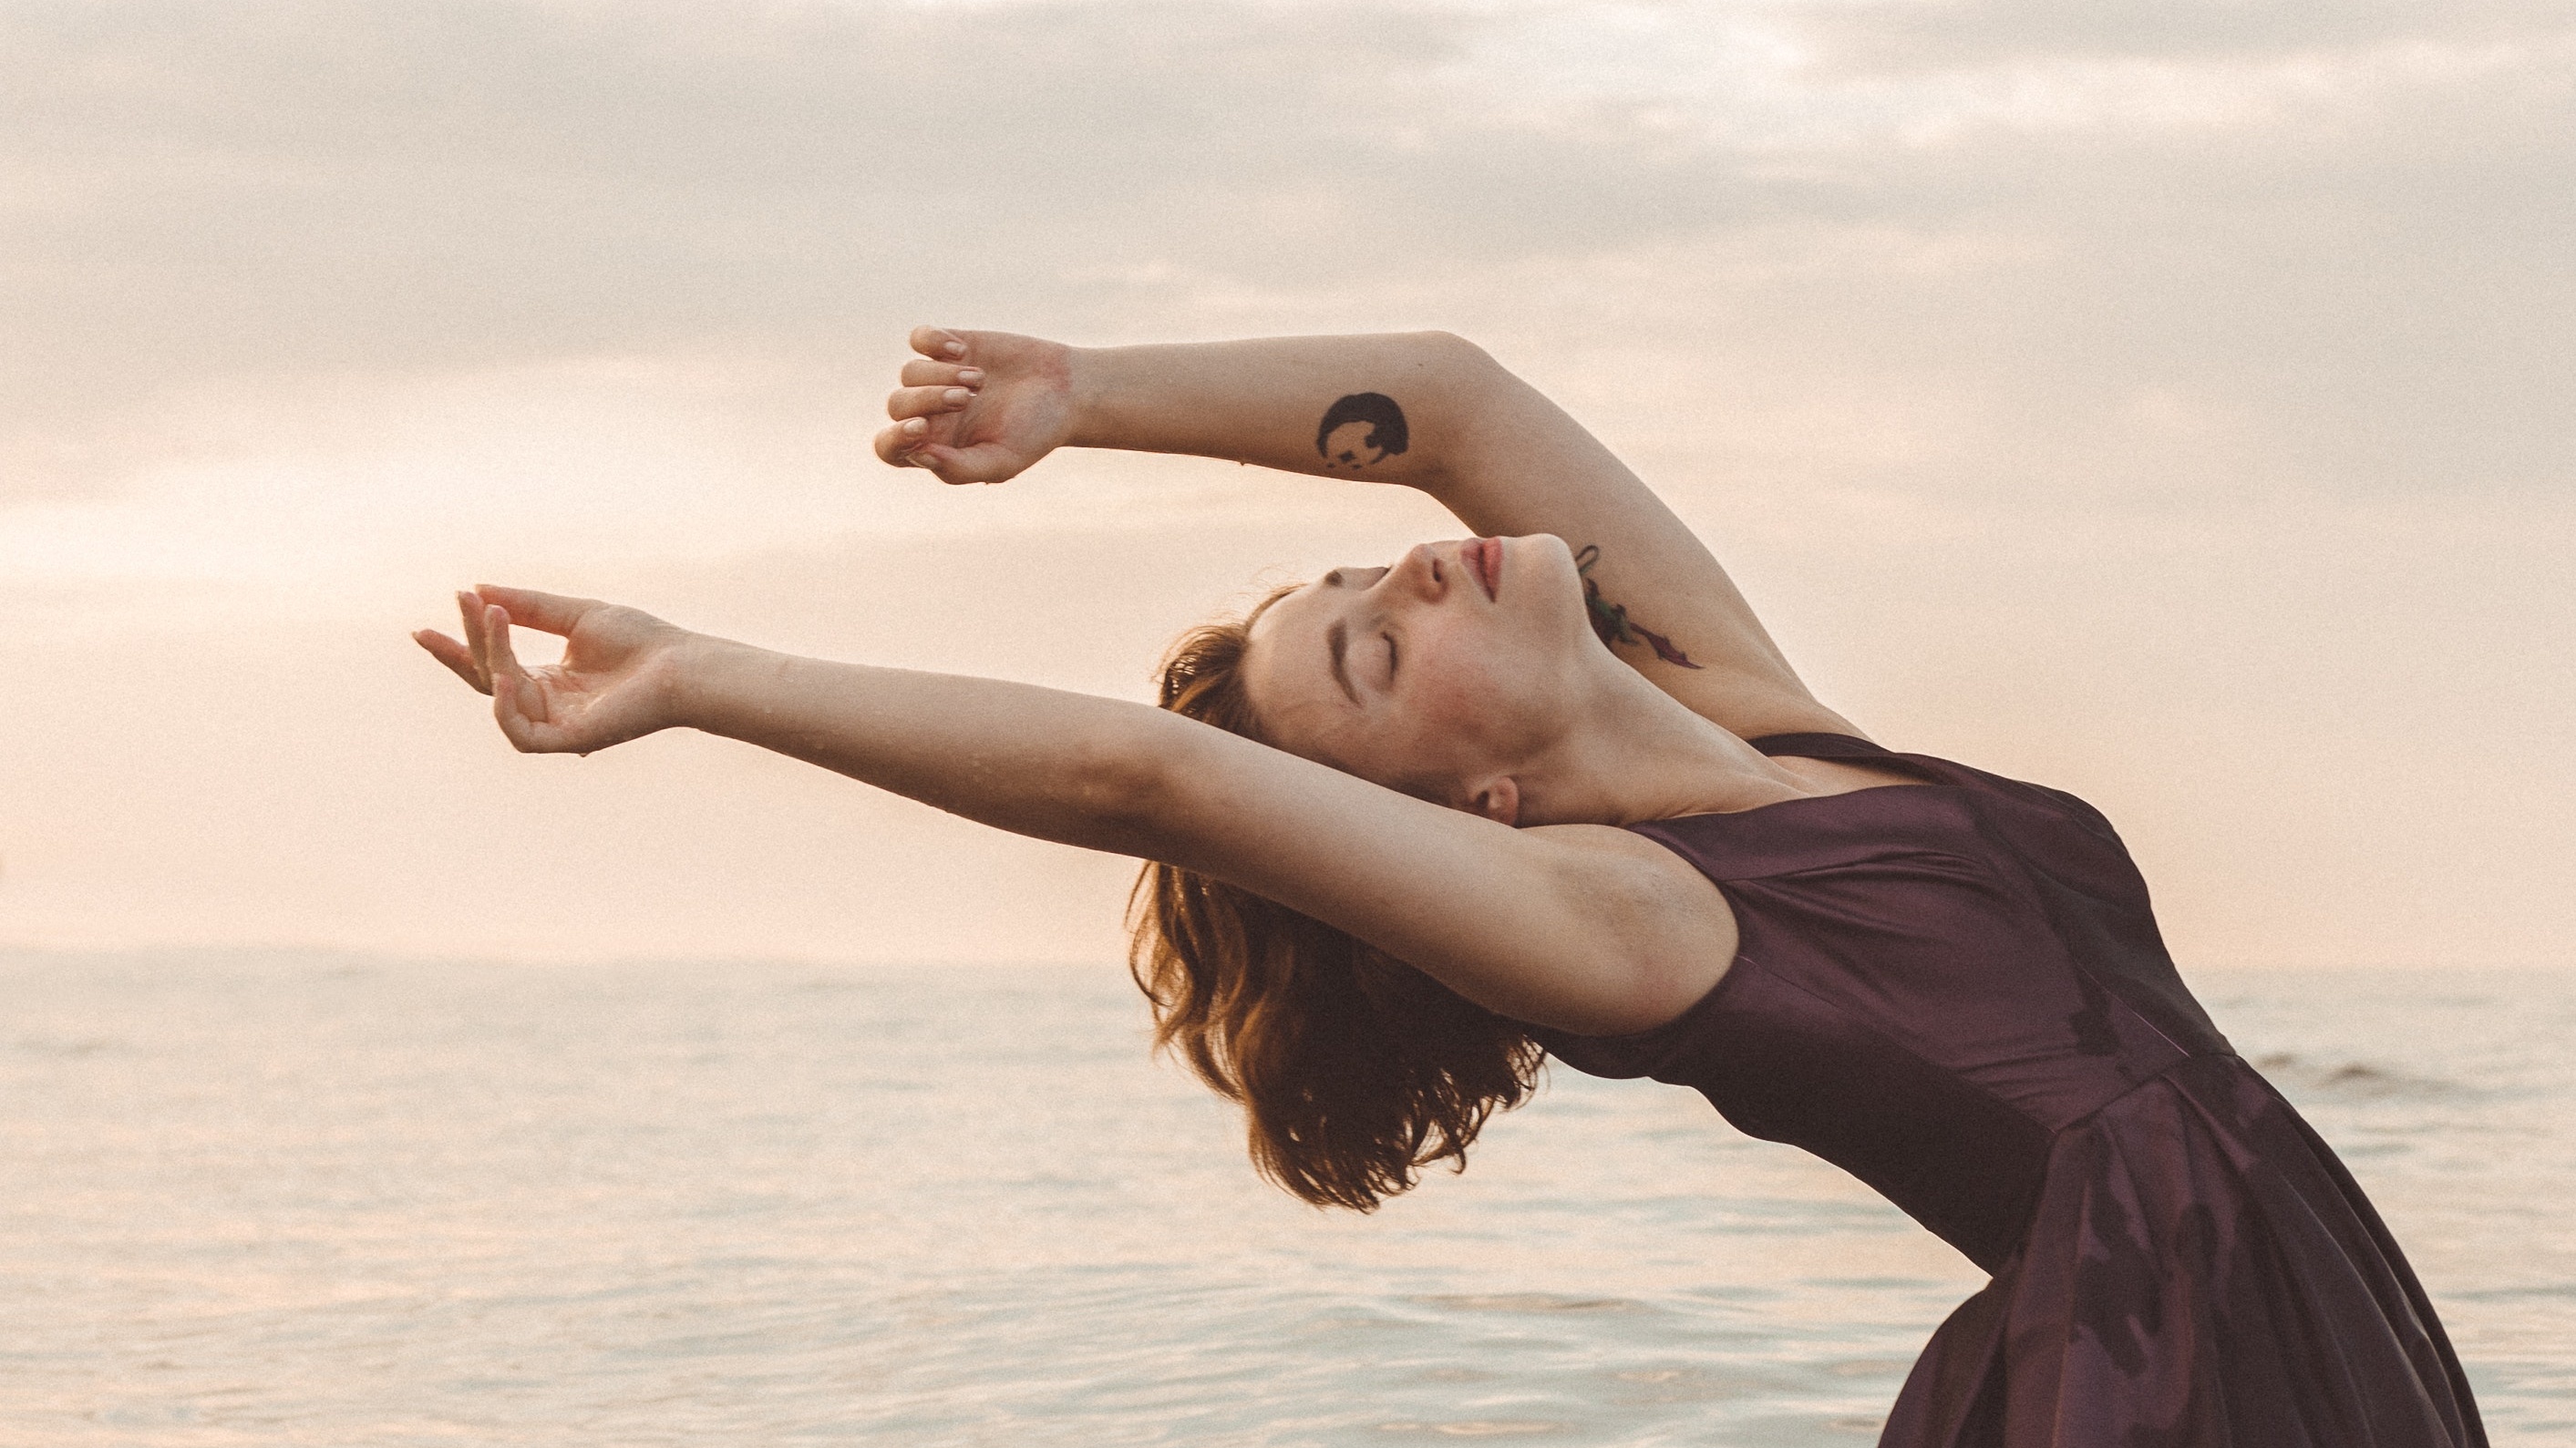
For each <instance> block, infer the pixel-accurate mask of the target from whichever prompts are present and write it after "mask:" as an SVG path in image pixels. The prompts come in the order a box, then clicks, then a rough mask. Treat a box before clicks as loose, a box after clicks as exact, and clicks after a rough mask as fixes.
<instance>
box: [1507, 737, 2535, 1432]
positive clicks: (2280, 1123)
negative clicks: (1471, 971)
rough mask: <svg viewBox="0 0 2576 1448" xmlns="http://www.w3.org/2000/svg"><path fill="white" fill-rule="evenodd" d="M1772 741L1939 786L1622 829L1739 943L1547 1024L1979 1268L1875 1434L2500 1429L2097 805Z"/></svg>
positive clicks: (1852, 748) (1580, 1054) (1770, 741)
mask: <svg viewBox="0 0 2576 1448" xmlns="http://www.w3.org/2000/svg"><path fill="white" fill-rule="evenodd" d="M1754 744H1755V746H1756V747H1757V748H1759V749H1761V750H1762V751H1763V752H1764V753H1765V754H1774V755H1781V754H1785V755H1796V756H1802V757H1807V758H1816V759H1837V760H1846V761H1850V762H1852V763H1856V764H1868V765H1876V766H1885V767H1889V768H1894V769H1905V770H1911V771H1913V772H1915V773H1916V774H1918V775H1919V776H1921V777H1922V778H1924V779H1926V780H1929V781H1931V784H1930V786H1929V787H1926V786H1901V787H1891V788H1883V789H1864V790H1858V791H1854V792H1852V793H1847V794H1838V795H1828V796H1824V797H1820V798H1815V799H1801V800H1791V801H1789V802H1787V803H1784V804H1775V805H1769V806H1766V807H1763V808H1760V809H1753V810H1746V811H1742V812H1739V813H1734V814H1710V815H1693V816H1689V817H1687V818H1683V819H1672V820H1662V821H1658V822H1656V823H1653V824H1645V825H1638V826H1636V827H1635V828H1636V830H1637V832H1638V833H1640V834H1643V835H1645V836H1647V837H1648V838H1650V839H1653V840H1655V841H1657V842H1659V843H1661V844H1664V845H1666V846H1668V847H1670V848H1671V849H1672V850H1674V851H1675V852H1676V853H1678V854H1680V855H1681V857H1682V858H1684V859H1686V860H1688V861H1690V862H1691V863H1692V864H1693V865H1695V866H1697V867H1698V868H1699V870H1700V871H1701V872H1702V873H1704V874H1706V875H1707V876H1708V877H1709V879H1711V880H1712V881H1715V882H1716V883H1717V885H1718V887H1719V888H1720V889H1721V890H1723V891H1724V892H1725V893H1726V897H1727V900H1728V901H1729V902H1730V903H1731V904H1732V905H1733V906H1734V909H1735V915H1736V919H1737V921H1738V923H1739V925H1740V926H1741V929H1742V934H1743V940H1742V945H1741V946H1740V948H1739V949H1738V951H1737V953H1736V957H1735V962H1734V965H1733V967H1732V968H1731V969H1729V970H1728V971H1727V973H1726V975H1725V977H1724V978H1723V979H1722V980H1720V981H1719V982H1718V985H1717V987H1716V989H1714V990H1712V991H1711V992H1709V994H1708V995H1707V996H1706V997H1705V998H1703V999H1702V1000H1701V1001H1700V1002H1699V1003H1698V1004H1696V1005H1694V1006H1692V1007H1691V1008H1690V1009H1689V1010H1688V1011H1685V1012H1684V1013H1683V1014H1682V1015H1681V1016H1680V1017H1679V1018H1677V1019H1675V1020H1673V1021H1671V1022H1669V1023H1667V1024H1665V1025H1663V1026H1660V1027H1657V1028H1656V1029H1654V1030H1651V1031H1645V1032H1641V1033H1639V1034H1636V1035H1630V1036H1611V1037H1598V1036H1594V1037H1586V1036H1572V1035H1567V1034H1565V1033H1563V1032H1557V1031H1540V1032H1537V1035H1538V1038H1539V1039H1540V1040H1541V1041H1542V1042H1543V1043H1544V1044H1545V1045H1546V1046H1547V1048H1548V1049H1549V1050H1550V1051H1551V1052H1552V1053H1553V1054H1555V1055H1556V1056H1557V1057H1558V1058H1559V1059H1561V1060H1563V1061H1565V1062H1566V1063H1567V1064H1568V1065H1571V1066H1573V1067H1575V1068H1576V1069H1578V1070H1582V1071H1585V1072H1589V1073H1591V1074H1593V1075H1596V1076H1619V1077H1629V1076H1652V1077H1654V1078H1655V1079H1657V1080H1659V1081H1669V1082H1673V1083H1675V1084H1677V1085H1683V1086H1690V1087H1694V1088H1696V1089H1698V1090H1699V1091H1700V1092H1701V1093H1703V1094H1705V1095H1706V1096H1707V1097H1708V1099H1709V1100H1710V1101H1711V1102H1713V1103H1714V1104H1715V1105H1716V1107H1717V1109H1718V1110H1719V1111H1720V1112H1722V1113H1723V1114H1724V1115H1725V1117H1726V1119H1727V1120H1728V1121H1730V1122H1733V1123H1734V1124H1735V1125H1736V1126H1737V1127H1738V1128H1740V1129H1741V1130H1743V1131H1745V1132H1746V1133H1748V1134H1750V1135H1753V1136H1759V1137H1764V1138H1767V1139H1769V1140H1773V1141H1785V1142H1789V1143H1792V1144H1794V1145H1797V1146H1800V1147H1803V1148H1805V1149H1806V1150H1808V1151H1811V1152H1814V1153H1815V1154H1816V1155H1818V1156H1821V1157H1823V1158H1824V1159H1825V1160H1827V1161H1830V1162H1832V1163H1834V1164H1835V1165H1836V1166H1839V1167H1841V1168H1843V1169H1844V1170H1845V1171H1848V1172H1850V1173H1851V1174H1852V1175H1854V1176H1856V1177H1858V1178H1860V1179H1861V1180H1862V1181H1864V1182H1867V1183H1868V1184H1869V1185H1870V1186H1871V1187H1873V1188H1875V1189H1876V1190H1878V1191H1879V1192H1880V1193H1881V1194H1883V1195H1885V1196H1886V1197H1887V1199H1888V1200H1889V1201H1891V1202H1894V1203H1895V1204H1896V1205H1897V1206H1898V1207H1900V1208H1902V1209H1903V1210H1904V1211H1905V1212H1906V1213H1907V1215H1909V1216H1911V1217H1913V1218H1914V1219H1915V1220H1916V1221H1918V1222H1921V1223H1922V1224H1923V1225H1924V1226H1926V1227H1928V1228H1930V1229H1931V1230H1932V1231H1933V1232H1934V1233H1936V1234H1938V1235H1939V1236H1940V1237H1941V1239H1942V1240H1943V1241H1946V1242H1948V1243H1949V1244H1950V1245H1952V1246H1954V1247H1956V1248H1958V1249H1959V1250H1960V1251H1961V1252H1964V1253H1966V1254H1967V1255H1968V1257H1969V1258H1970V1259H1971V1260H1973V1261H1974V1262H1976V1264H1977V1265H1978V1266H1980V1267H1983V1268H1985V1269H1986V1270H1987V1271H1988V1272H1990V1273H1992V1274H1993V1281H1991V1282H1989V1283H1988V1284H1987V1285H1986V1287H1985V1288H1984V1289H1983V1290H1982V1291H1980V1292H1978V1293H1977V1294H1976V1295H1975V1296H1973V1297H1971V1298H1969V1299H1968V1300H1967V1302H1966V1303H1964V1304H1963V1305H1961V1306H1960V1308H1959V1309H1958V1311H1956V1312H1955V1313H1953V1314H1951V1316H1950V1319H1949V1321H1947V1322H1945V1323H1943V1324H1942V1325H1941V1328H1940V1330H1939V1331H1938V1332H1936V1333H1934V1334H1933V1337H1932V1341H1931V1344H1930V1346H1929V1347H1927V1348H1926V1349H1925V1350H1924V1353H1923V1357H1922V1359H1921V1360H1920V1361H1919V1362H1917V1363H1916V1364H1915V1367H1914V1372H1913V1375H1912V1376H1911V1377H1910V1378H1908V1379H1907V1381H1906V1384H1905V1390H1904V1392H1903V1393H1902V1394H1900V1395H1899V1396H1898V1398H1897V1401H1896V1407H1895V1410H1894V1411H1893V1413H1891V1415H1890V1416H1889V1418H1888V1421H1887V1427H1886V1430H1885V1432H1884V1434H1883V1435H1882V1436H1881V1437H1880V1439H1879V1442H1880V1444H1881V1445H1882V1448H1935V1445H1939V1448H1967V1445H1998V1448H2043V1445H2047V1448H2468V1445H2483V1444H2484V1443H2485V1442H2486V1435H2485V1432H2484V1430H2483V1429H2482V1428H2481V1427H2480V1426H2479V1423H2478V1414H2477V1408H2476V1405H2475V1404H2474V1403H2473V1402H2472V1401H2471V1400H2470V1397H2469V1387H2468V1382H2467V1380H2466V1379H2465V1378H2464V1377H2462V1375H2461V1373H2460V1365H2459V1361H2458V1359H2457V1358H2456V1357H2455V1356H2454V1355H2453V1353H2452V1351H2451V1345H2450V1342H2449V1340H2448V1339H2447V1338H2445V1337H2444V1336H2443V1334H2442V1328H2441V1324H2440V1323H2438V1322H2437V1321H2436V1320H2435V1319H2434V1316H2433V1308H2432V1304H2431V1303H2430V1302H2428V1301H2427V1300H2426V1299H2425V1296H2424V1291H2423V1289H2422V1288H2421V1287H2420V1286H2418V1285H2417V1284H2416V1281H2415V1275H2414V1273H2413V1272H2411V1271H2410V1270H2408V1268H2407V1265H2406V1259H2405V1258H2404V1257H2403V1256H2401V1255H2400V1254H2399V1252H2398V1250H2397V1244H2396V1243H2395V1242H2394V1241H2393V1240H2391V1239H2390V1237H2389V1235H2388V1231H2387V1229H2386V1228H2385V1227H2384V1226H2382V1225H2381V1224H2380V1221H2379V1217H2378V1215H2377V1214H2376V1213H2375V1212H2373V1211H2372V1210H2371V1207H2370V1203H2369V1202H2368V1201H2366V1200H2365V1199H2364V1198H2363V1197H2362V1194H2361V1189H2360V1188H2359V1187H2357V1186H2355V1185H2354V1184H2353V1180H2352V1178H2351V1176H2349V1175H2348V1174H2347V1173H2346V1172H2345V1171H2344V1169H2343V1165H2342V1163H2340V1162H2338V1161H2336V1160H2335V1157H2334V1153H2333V1152H2331V1151H2329V1150H2328V1149H2327V1148H2326V1145H2325V1143H2324V1142H2323V1141H2322V1140H2320V1139H2319V1138H2318V1136H2317V1134H2316V1133H2315V1132H2314V1131H2313V1130H2311V1129H2310V1128H2309V1126H2308V1124H2307V1123H2306V1122H2305V1121H2302V1120H2301V1119H2300V1118H2299V1115H2298V1113H2297V1112H2295V1111H2293V1110H2292V1109H2291V1108H2290V1106H2289V1104H2288V1103H2287V1102H2285V1101H2284V1100H2282V1099H2281V1096H2280V1094H2279V1093H2278V1092H2276V1091H2274V1090H2273V1089H2272V1087H2271V1085H2270V1083H2268V1082H2266V1081H2265V1080H2264V1079H2263V1078H2262V1077H2261V1076H2259V1075H2257V1074H2255V1072H2254V1069H2253V1068H2252V1067H2250V1066H2248V1065H2247V1064H2246V1063H2245V1062H2244V1061H2243V1060H2242V1059H2241V1058H2239V1057H2238V1056H2237V1055H2236V1053H2235V1052H2234V1050H2232V1049H2231V1048H2230V1047H2229V1046H2228V1044H2227V1041H2226V1038H2225V1037H2223V1036H2221V1035H2219V1033H2218V1030H2217V1028H2216V1027H2215V1026H2213V1025H2211V1024H2210V1021H2209V1017H2208V1016H2207V1015H2206V1014H2204V1013H2203V1012H2202V1011H2201V1008H2200V1006H2199V1004H2198V1003H2197V1002H2195V1001H2194V1000H2193V999H2192V998H2191V994H2190V992H2189V991H2187V990H2185V989H2184V987H2183V983H2182V979H2181V977H2180V976H2178V975H2177V974H2176V973H2175V971H2174V966H2173V961H2172V959H2171V957H2169V956H2168V955H2167V954H2166V953H2165V948H2164V942H2163V940H2162V939H2161V937H2160V936H2159V935H2158V934H2157V931H2156V923H2155V917H2154V915H2153V914H2152V913H2151V912H2150V910H2149V908H2148V904H2147V887H2146V882H2145V881H2144V880H2142V879H2141V878H2140V877H2139V875H2138V870H2137V867H2136V866H2135V865H2134V864H2132V863H2131V862H2130V860H2129V854H2128V851H2127V850H2126V849H2125V848H2124V847H2123V846H2122V845H2121V843H2120V839H2119V836H2118V835H2116V834H2115V833H2113V832H2112V829H2111V826H2110V824H2109V822H2108V821H2106V820H2104V819H2103V817H2102V816H2101V814H2100V813H2099V812H2098V811H2096V810H2094V809H2093V808H2092V807H2091V806H2089V805H2087V804H2085V803H2084V802H2083V801H2081V800H2079V799H2076V798H2075V797H2074V796H2072V795H2069V794H2064V793H2061V792H2059V791H2057V790H2053V789H2044V788H2041V787H2040V786H2037V785H2031V784H2022V783H2019V782H2017V781H2014V780H2008V779H2004V778H2001V777H1999V776H1996V775H1991V774H1986V773H1983V772H1982V771H1979V770H1974V769H1969V768H1967V767H1965V766H1963V765H1957V764H1952V763H1949V762H1948V761H1946V760H1940V759H1933V758H1930V757H1927V756H1924V755H1919V754H1894V753H1890V752H1889V751H1887V750H1884V749H1881V748H1879V747H1878V746H1877V745H1875V744H1870V743H1868V742H1866V741H1863V740H1859V739H1851V738H1846V737H1843V736H1840V735H1832V734H1789V735H1776V736H1773V737H1771V738H1767V739H1760V740H1756V741H1754Z"/></svg>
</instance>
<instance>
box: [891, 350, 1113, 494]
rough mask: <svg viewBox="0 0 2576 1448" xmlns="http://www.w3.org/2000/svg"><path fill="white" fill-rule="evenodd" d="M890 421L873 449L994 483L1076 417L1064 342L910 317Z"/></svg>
mask: <svg viewBox="0 0 2576 1448" xmlns="http://www.w3.org/2000/svg"><path fill="white" fill-rule="evenodd" d="M912 349H913V350H914V351H915V352H918V353H920V354H921V355H920V356H918V357H915V358H913V359H912V360H911V361H909V362H906V363H904V364H903V374H902V382H903V385H902V386H901V387H898V388H896V389H895V390H894V391H893V392H892V393H890V394H888V395H887V397H886V415H887V416H888V417H891V418H893V419H894V426H892V427H889V428H887V429H885V430H884V431H883V432H880V433H878V434H877V439H876V447H877V456H878V457H880V458H882V459H884V460H885V461H887V462H889V463H892V464H894V465H895V466H896V467H915V468H926V469H928V470H930V471H931V472H932V473H934V474H937V475H938V477H939V480H940V481H941V482H945V483H998V482H1001V481H1002V480H1004V479H1006V478H1011V477H1016V476H1018V475H1019V474H1020V473H1021V472H1022V471H1023V470H1025V469H1027V468H1028V467H1029V466H1030V465H1031V464H1033V463H1035V462H1036V461H1037V460H1038V459H1040V458H1042V457H1045V456H1046V455H1047V454H1048V453H1051V452H1053V451H1055V450H1056V449H1057V448H1059V447H1061V446H1063V445H1064V441H1065V438H1066V436H1067V434H1068V432H1069V430H1070V428H1071V426H1072V421H1073V385H1072V375H1071V370H1070V367H1069V363H1070V360H1071V349H1070V348H1067V347H1066V346H1064V345H1063V344H1062V343H1059V342H1049V341H1045V340H1043V339H1040V338H1037V337H1022V336H1019V335H1017V334H1016V333H1011V332H958V331H950V330H948V329H946V328H942V327H916V328H914V329H913V332H912Z"/></svg>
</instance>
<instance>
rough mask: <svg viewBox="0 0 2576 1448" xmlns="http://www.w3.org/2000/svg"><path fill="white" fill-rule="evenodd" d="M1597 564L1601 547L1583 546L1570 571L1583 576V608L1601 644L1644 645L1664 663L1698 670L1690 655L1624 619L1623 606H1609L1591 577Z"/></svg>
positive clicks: (1652, 631) (1614, 604) (1670, 641)
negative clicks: (1588, 612) (1589, 616)
mask: <svg viewBox="0 0 2576 1448" xmlns="http://www.w3.org/2000/svg"><path fill="white" fill-rule="evenodd" d="M1600 561H1601V545H1600V544H1598V543H1586V544H1584V545H1583V548H1582V551H1580V552H1578V553H1576V554H1575V555H1574V570H1575V572H1577V573H1579V574H1581V575H1582V576H1583V606H1584V608H1585V609H1587V610H1589V611H1590V612H1591V614H1592V631H1593V632H1594V633H1597V634H1599V635H1601V642H1603V643H1605V644H1609V645H1611V646H1612V647H1614V648H1615V647H1617V646H1618V645H1620V644H1644V645H1645V646H1647V647H1648V648H1651V649H1653V650H1654V651H1655V657H1656V658H1659V659H1661V660H1663V661H1664V662H1665V663H1668V664H1677V665H1679V666H1681V667H1682V668H1685V669H1696V668H1698V667H1699V665H1697V664H1694V663H1692V662H1691V659H1690V655H1688V654H1686V653H1683V652H1682V651H1681V650H1680V649H1678V648H1675V647H1674V646H1673V641H1672V640H1671V639H1668V638H1666V637H1664V636H1663V635H1662V634H1659V633H1657V632H1655V631H1654V630H1653V629H1650V628H1648V627H1646V626H1645V625H1644V624H1641V623H1639V622H1637V621H1636V620H1635V619H1632V618H1630V617H1628V608H1627V605H1625V604H1618V603H1612V602H1611V601H1610V600H1608V599H1606V598H1603V597H1602V596H1601V584H1600V583H1599V581H1597V580H1596V579H1594V578H1593V577H1592V565H1593V564H1595V563H1598V562H1600Z"/></svg>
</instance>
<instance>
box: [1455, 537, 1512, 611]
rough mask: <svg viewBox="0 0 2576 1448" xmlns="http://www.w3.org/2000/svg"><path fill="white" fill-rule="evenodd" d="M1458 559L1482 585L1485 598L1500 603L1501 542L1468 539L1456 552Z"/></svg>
mask: <svg viewBox="0 0 2576 1448" xmlns="http://www.w3.org/2000/svg"><path fill="white" fill-rule="evenodd" d="M1458 558H1459V561H1460V562H1463V563H1465V564H1466V565H1467V570H1468V571H1469V572H1471V573H1473V574H1475V575H1476V581H1477V582H1478V583H1480V584H1482V585H1484V589H1485V597H1487V598H1489V599H1492V600H1494V601H1496V602H1500V601H1501V600H1502V596H1503V594H1502V581H1503V540H1502V539H1500V538H1475V539H1470V540H1469V541H1468V543H1467V545H1466V546H1465V547H1463V548H1460V549H1459V550H1458Z"/></svg>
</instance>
